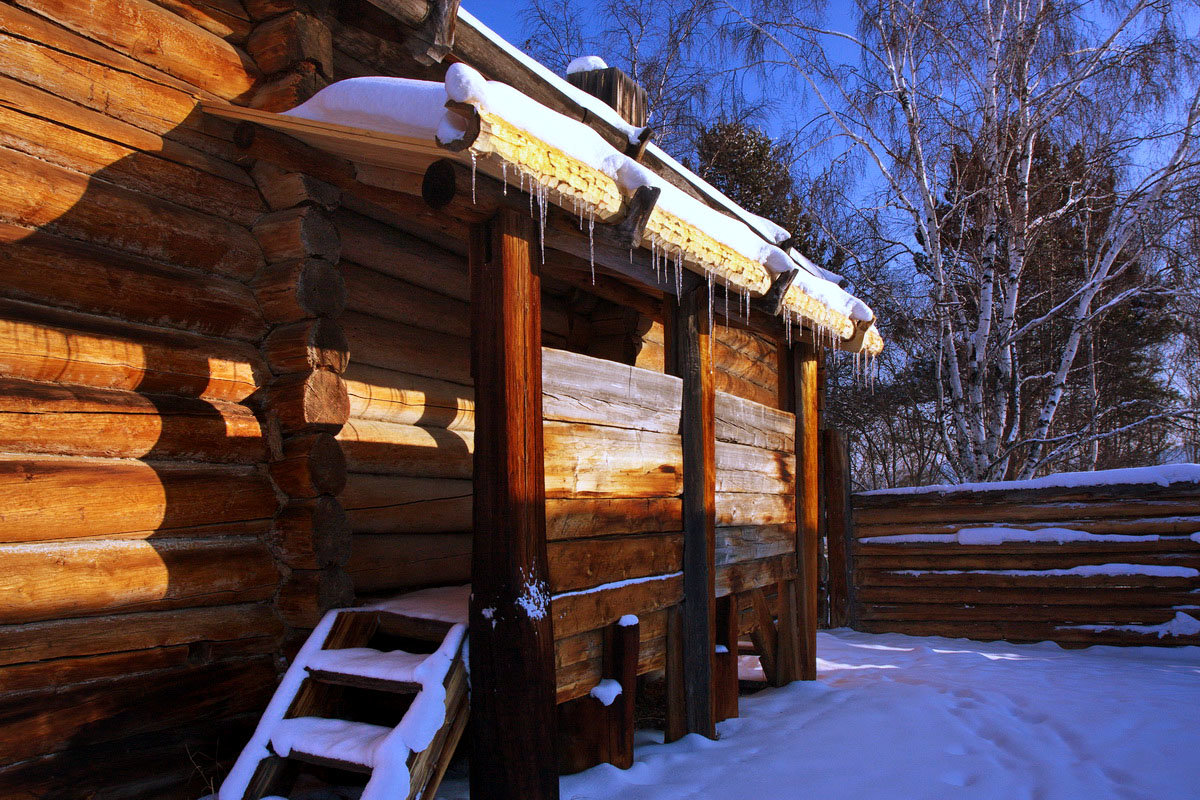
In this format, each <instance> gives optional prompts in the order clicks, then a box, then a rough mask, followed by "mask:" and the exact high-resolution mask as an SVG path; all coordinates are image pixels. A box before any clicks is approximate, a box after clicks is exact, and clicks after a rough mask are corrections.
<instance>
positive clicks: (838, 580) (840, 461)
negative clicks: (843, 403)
mask: <svg viewBox="0 0 1200 800" xmlns="http://www.w3.org/2000/svg"><path fill="white" fill-rule="evenodd" d="M824 433H825V494H826V499H825V530H826V542H827V543H828V547H829V625H830V627H833V628H840V627H843V626H845V625H846V623H847V621H848V620H849V606H850V591H849V589H850V580H849V575H850V571H849V562H848V560H847V548H848V547H849V546H850V543H849V542H848V541H847V538H848V536H849V534H850V531H851V527H850V524H851V523H850V454H849V451H848V448H847V446H846V437H845V436H844V435H843V434H842V432H841V431H839V430H837V429H836V428H826V429H825V431H824Z"/></svg>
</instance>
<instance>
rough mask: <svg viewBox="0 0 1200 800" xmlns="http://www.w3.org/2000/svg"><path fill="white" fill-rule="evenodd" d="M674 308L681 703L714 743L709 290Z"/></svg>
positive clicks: (697, 288) (693, 292)
mask: <svg viewBox="0 0 1200 800" xmlns="http://www.w3.org/2000/svg"><path fill="white" fill-rule="evenodd" d="M690 283H691V284H692V285H691V286H689V287H688V288H687V289H685V291H684V293H683V296H682V297H681V298H680V299H679V305H678V306H677V307H676V308H674V309H670V305H669V304H670V301H669V300H668V301H667V302H668V309H669V310H670V312H671V313H668V315H667V317H668V325H667V327H668V331H667V335H668V336H669V337H670V339H671V345H672V346H671V347H670V348H668V354H667V355H668V365H667V369H668V371H669V372H671V373H672V374H674V375H678V376H679V377H680V378H682V379H683V405H682V411H681V416H680V421H679V433H680V437H681V439H682V446H683V620H682V622H683V626H682V627H683V630H682V640H683V642H682V644H683V681H682V682H683V697H684V715H685V725H684V727H685V728H686V732H687V733H699V734H701V735H702V736H707V737H709V738H715V737H716V727H715V723H714V721H713V705H712V687H713V650H714V647H715V644H716V636H715V634H716V629H715V625H716V622H715V603H716V594H715V583H714V580H715V574H716V569H715V566H714V561H715V553H714V546H715V530H714V528H715V526H716V507H715V505H716V501H715V496H716V423H715V421H714V414H715V410H714V405H715V400H716V389H715V383H714V380H713V372H712V363H711V359H710V350H709V341H708V340H709V336H710V334H711V324H710V323H711V320H710V319H709V314H708V294H707V293H708V287H707V286H706V285H705V284H704V283H703V282H702V281H699V280H690Z"/></svg>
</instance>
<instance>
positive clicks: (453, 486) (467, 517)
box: [341, 472, 473, 533]
mask: <svg viewBox="0 0 1200 800" xmlns="http://www.w3.org/2000/svg"><path fill="white" fill-rule="evenodd" d="M472 497H473V493H472V488H471V481H468V480H450V479H442V478H402V477H395V476H392V475H364V474H361V473H357V472H352V473H350V475H349V479H348V480H347V482H346V489H345V491H343V492H342V496H341V500H342V504H343V505H344V506H345V507H346V512H347V513H348V515H349V517H350V527H351V528H352V529H353V530H354V532H355V533H444V532H462V531H469V530H470V529H471V501H472Z"/></svg>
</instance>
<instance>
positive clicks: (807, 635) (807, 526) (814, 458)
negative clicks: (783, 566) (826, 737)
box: [791, 343, 820, 681]
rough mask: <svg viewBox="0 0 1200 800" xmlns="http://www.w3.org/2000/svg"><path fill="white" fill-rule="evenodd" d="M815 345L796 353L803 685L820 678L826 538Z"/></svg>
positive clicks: (799, 620)
mask: <svg viewBox="0 0 1200 800" xmlns="http://www.w3.org/2000/svg"><path fill="white" fill-rule="evenodd" d="M817 367H818V352H817V346H816V345H813V344H807V343H800V344H797V345H796V346H795V347H793V348H792V370H791V372H792V399H793V402H794V403H795V412H796V595H797V596H796V621H795V624H796V632H797V636H796V649H797V657H798V660H799V668H800V674H799V676H798V677H799V678H800V679H801V680H806V681H811V680H816V678H817V588H818V587H817V584H818V572H817V571H818V557H819V553H818V537H819V535H820V530H819V526H820V491H819V489H820V473H819V468H820V466H819V461H818V453H817V450H818V443H819V441H820V430H819V426H820V409H819V404H820V394H819V392H820V390H819V387H818V380H817Z"/></svg>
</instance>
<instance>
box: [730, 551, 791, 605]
mask: <svg viewBox="0 0 1200 800" xmlns="http://www.w3.org/2000/svg"><path fill="white" fill-rule="evenodd" d="M795 577H796V556H795V555H794V554H792V553H787V554H784V555H779V556H771V557H770V558H761V559H757V560H755V561H741V562H737V563H734V564H722V565H720V566H718V567H717V579H716V592H717V597H724V596H725V595H727V594H739V593H741V592H745V591H749V590H750V589H757V588H761V587H764V586H770V585H772V584H774V583H778V582H779V581H786V580H791V579H793V578H795Z"/></svg>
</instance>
